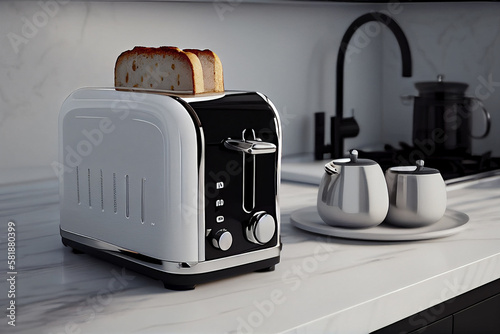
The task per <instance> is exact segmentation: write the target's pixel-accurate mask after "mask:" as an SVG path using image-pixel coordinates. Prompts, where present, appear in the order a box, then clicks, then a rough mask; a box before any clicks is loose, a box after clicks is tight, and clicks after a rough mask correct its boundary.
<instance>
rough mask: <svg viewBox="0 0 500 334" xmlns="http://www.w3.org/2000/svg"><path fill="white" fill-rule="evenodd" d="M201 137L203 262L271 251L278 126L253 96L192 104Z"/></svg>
mask: <svg viewBox="0 0 500 334" xmlns="http://www.w3.org/2000/svg"><path fill="white" fill-rule="evenodd" d="M191 106H192V107H193V109H194V110H195V111H196V113H197V114H198V117H199V119H200V121H201V123H202V127H203V132H204V136H205V159H204V160H205V194H204V195H205V225H206V238H205V250H206V251H205V252H206V253H205V256H206V259H207V260H211V259H216V258H221V257H226V256H231V255H235V254H241V253H246V252H249V251H254V250H258V249H264V248H269V247H273V246H276V245H277V243H278V238H279V236H278V231H279V230H278V219H279V217H277V214H278V213H277V212H278V210H277V191H278V189H277V187H278V186H277V185H278V180H277V177H278V159H279V149H280V148H279V147H278V145H279V138H278V129H277V126H278V121H277V119H276V116H275V114H274V111H273V109H272V107H271V106H270V105H269V104H268V103H267V102H266V101H265V100H264V99H263V98H262V97H261V96H260V95H259V94H256V93H238V94H230V95H226V96H225V97H223V98H220V99H217V100H212V101H205V102H196V103H191Z"/></svg>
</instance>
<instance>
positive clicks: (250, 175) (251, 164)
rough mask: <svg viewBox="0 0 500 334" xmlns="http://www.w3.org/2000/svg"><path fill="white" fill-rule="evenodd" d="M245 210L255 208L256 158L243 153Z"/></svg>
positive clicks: (248, 210)
mask: <svg viewBox="0 0 500 334" xmlns="http://www.w3.org/2000/svg"><path fill="white" fill-rule="evenodd" d="M242 202H243V210H245V212H247V213H248V212H250V211H252V210H253V208H255V157H254V156H253V155H250V154H245V153H243V200H242Z"/></svg>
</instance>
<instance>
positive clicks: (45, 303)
mask: <svg viewBox="0 0 500 334" xmlns="http://www.w3.org/2000/svg"><path fill="white" fill-rule="evenodd" d="M4 183H5V182H4ZM448 194H449V201H448V203H449V207H450V208H452V209H455V210H459V211H463V212H465V213H467V214H468V215H469V216H470V222H469V223H468V224H467V228H466V229H465V230H464V231H462V232H460V233H458V234H456V235H453V236H450V237H446V238H442V239H435V240H427V241H417V242H362V241H350V240H342V239H335V238H327V237H323V236H319V235H315V234H312V233H308V232H304V231H302V230H299V229H296V228H295V227H293V226H291V224H290V221H289V217H290V213H291V212H293V211H294V210H296V209H299V208H302V207H305V206H310V205H314V204H315V200H316V188H315V187H313V186H310V185H305V184H298V183H283V184H282V188H281V208H282V230H281V233H282V241H283V252H282V257H281V263H280V264H279V265H277V266H276V270H275V271H274V272H270V273H251V274H246V275H242V276H238V277H233V278H229V279H224V280H220V281H217V282H213V283H207V284H202V285H199V286H197V287H196V289H195V290H192V291H184V292H176V291H170V290H166V289H164V288H163V285H162V284H161V283H160V282H159V281H155V280H152V279H150V278H147V277H145V276H142V275H139V274H136V273H134V272H132V271H123V270H122V269H121V268H119V267H117V266H114V265H111V264H108V263H107V262H103V261H101V260H98V259H95V258H93V257H90V256H88V255H75V254H73V253H72V252H71V250H70V249H68V248H65V247H63V246H62V244H61V241H60V236H59V230H58V224H59V222H58V196H57V182H56V180H55V179H43V180H40V181H32V182H29V183H22V182H17V183H15V184H13V183H8V182H7V185H3V186H0V218H1V221H2V224H1V228H2V229H3V230H2V232H1V233H0V238H1V239H0V253H1V254H4V255H2V261H1V265H0V268H1V277H2V279H1V283H0V284H1V286H2V289H1V295H0V306H1V307H2V308H3V309H4V310H5V307H7V306H8V302H9V299H8V298H7V288H8V286H7V284H6V279H5V278H3V277H4V276H5V275H6V273H7V272H8V268H7V260H6V258H7V238H6V233H5V232H6V229H7V222H8V221H14V222H15V224H16V238H17V245H16V246H17V249H16V253H17V259H16V271H17V275H16V296H15V301H16V307H17V308H16V327H15V328H13V327H10V326H8V325H7V320H8V319H6V318H5V316H4V319H2V320H1V321H0V328H1V330H0V332H2V333H47V334H49V333H54V334H59V333H139V332H140V333H167V332H168V333H179V332H182V333H184V332H187V333H211V332H213V333H246V334H249V333H269V332H273V333H279V332H287V333H289V332H295V333H306V332H307V333H326V332H328V333H369V332H371V331H373V330H376V329H378V328H381V327H384V326H386V325H389V324H391V323H393V322H395V321H398V320H400V319H403V318H405V317H408V316H410V315H412V314H414V313H416V312H418V311H420V310H423V309H426V308H429V307H431V306H433V305H435V304H437V303H440V302H442V301H445V300H448V299H450V298H453V297H454V296H456V295H459V294H461V293H464V292H466V291H469V290H471V289H474V288H476V287H478V286H481V285H483V284H485V283H488V282H490V281H493V280H495V279H497V278H500V210H499V207H500V178H499V177H496V178H490V179H484V180H482V181H479V182H473V183H470V184H468V185H467V187H463V186H453V188H449V193H448ZM117 282H119V284H117ZM7 329H8V330H7Z"/></svg>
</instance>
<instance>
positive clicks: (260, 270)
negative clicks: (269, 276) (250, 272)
mask: <svg viewBox="0 0 500 334" xmlns="http://www.w3.org/2000/svg"><path fill="white" fill-rule="evenodd" d="M274 269H276V266H270V267H267V268H262V269H257V270H256V271H255V272H256V273H267V272H270V271H274Z"/></svg>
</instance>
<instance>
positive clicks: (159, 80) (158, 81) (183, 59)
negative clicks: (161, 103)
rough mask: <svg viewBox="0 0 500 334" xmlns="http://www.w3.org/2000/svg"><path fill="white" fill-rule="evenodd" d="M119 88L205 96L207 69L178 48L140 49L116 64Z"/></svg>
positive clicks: (195, 58)
mask: <svg viewBox="0 0 500 334" xmlns="http://www.w3.org/2000/svg"><path fill="white" fill-rule="evenodd" d="M115 87H135V88H145V89H162V90H169V91H174V92H179V93H192V94H198V93H203V92H204V91H205V90H204V82H203V69H202V66H201V62H200V60H199V59H198V57H197V56H196V55H195V54H194V53H190V52H185V51H182V50H181V49H179V48H177V47H171V46H162V47H159V48H149V47H140V46H139V47H138V46H136V47H135V48H133V49H132V50H128V51H125V52H123V53H122V54H121V55H120V56H119V57H118V59H117V60H116V64H115Z"/></svg>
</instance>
